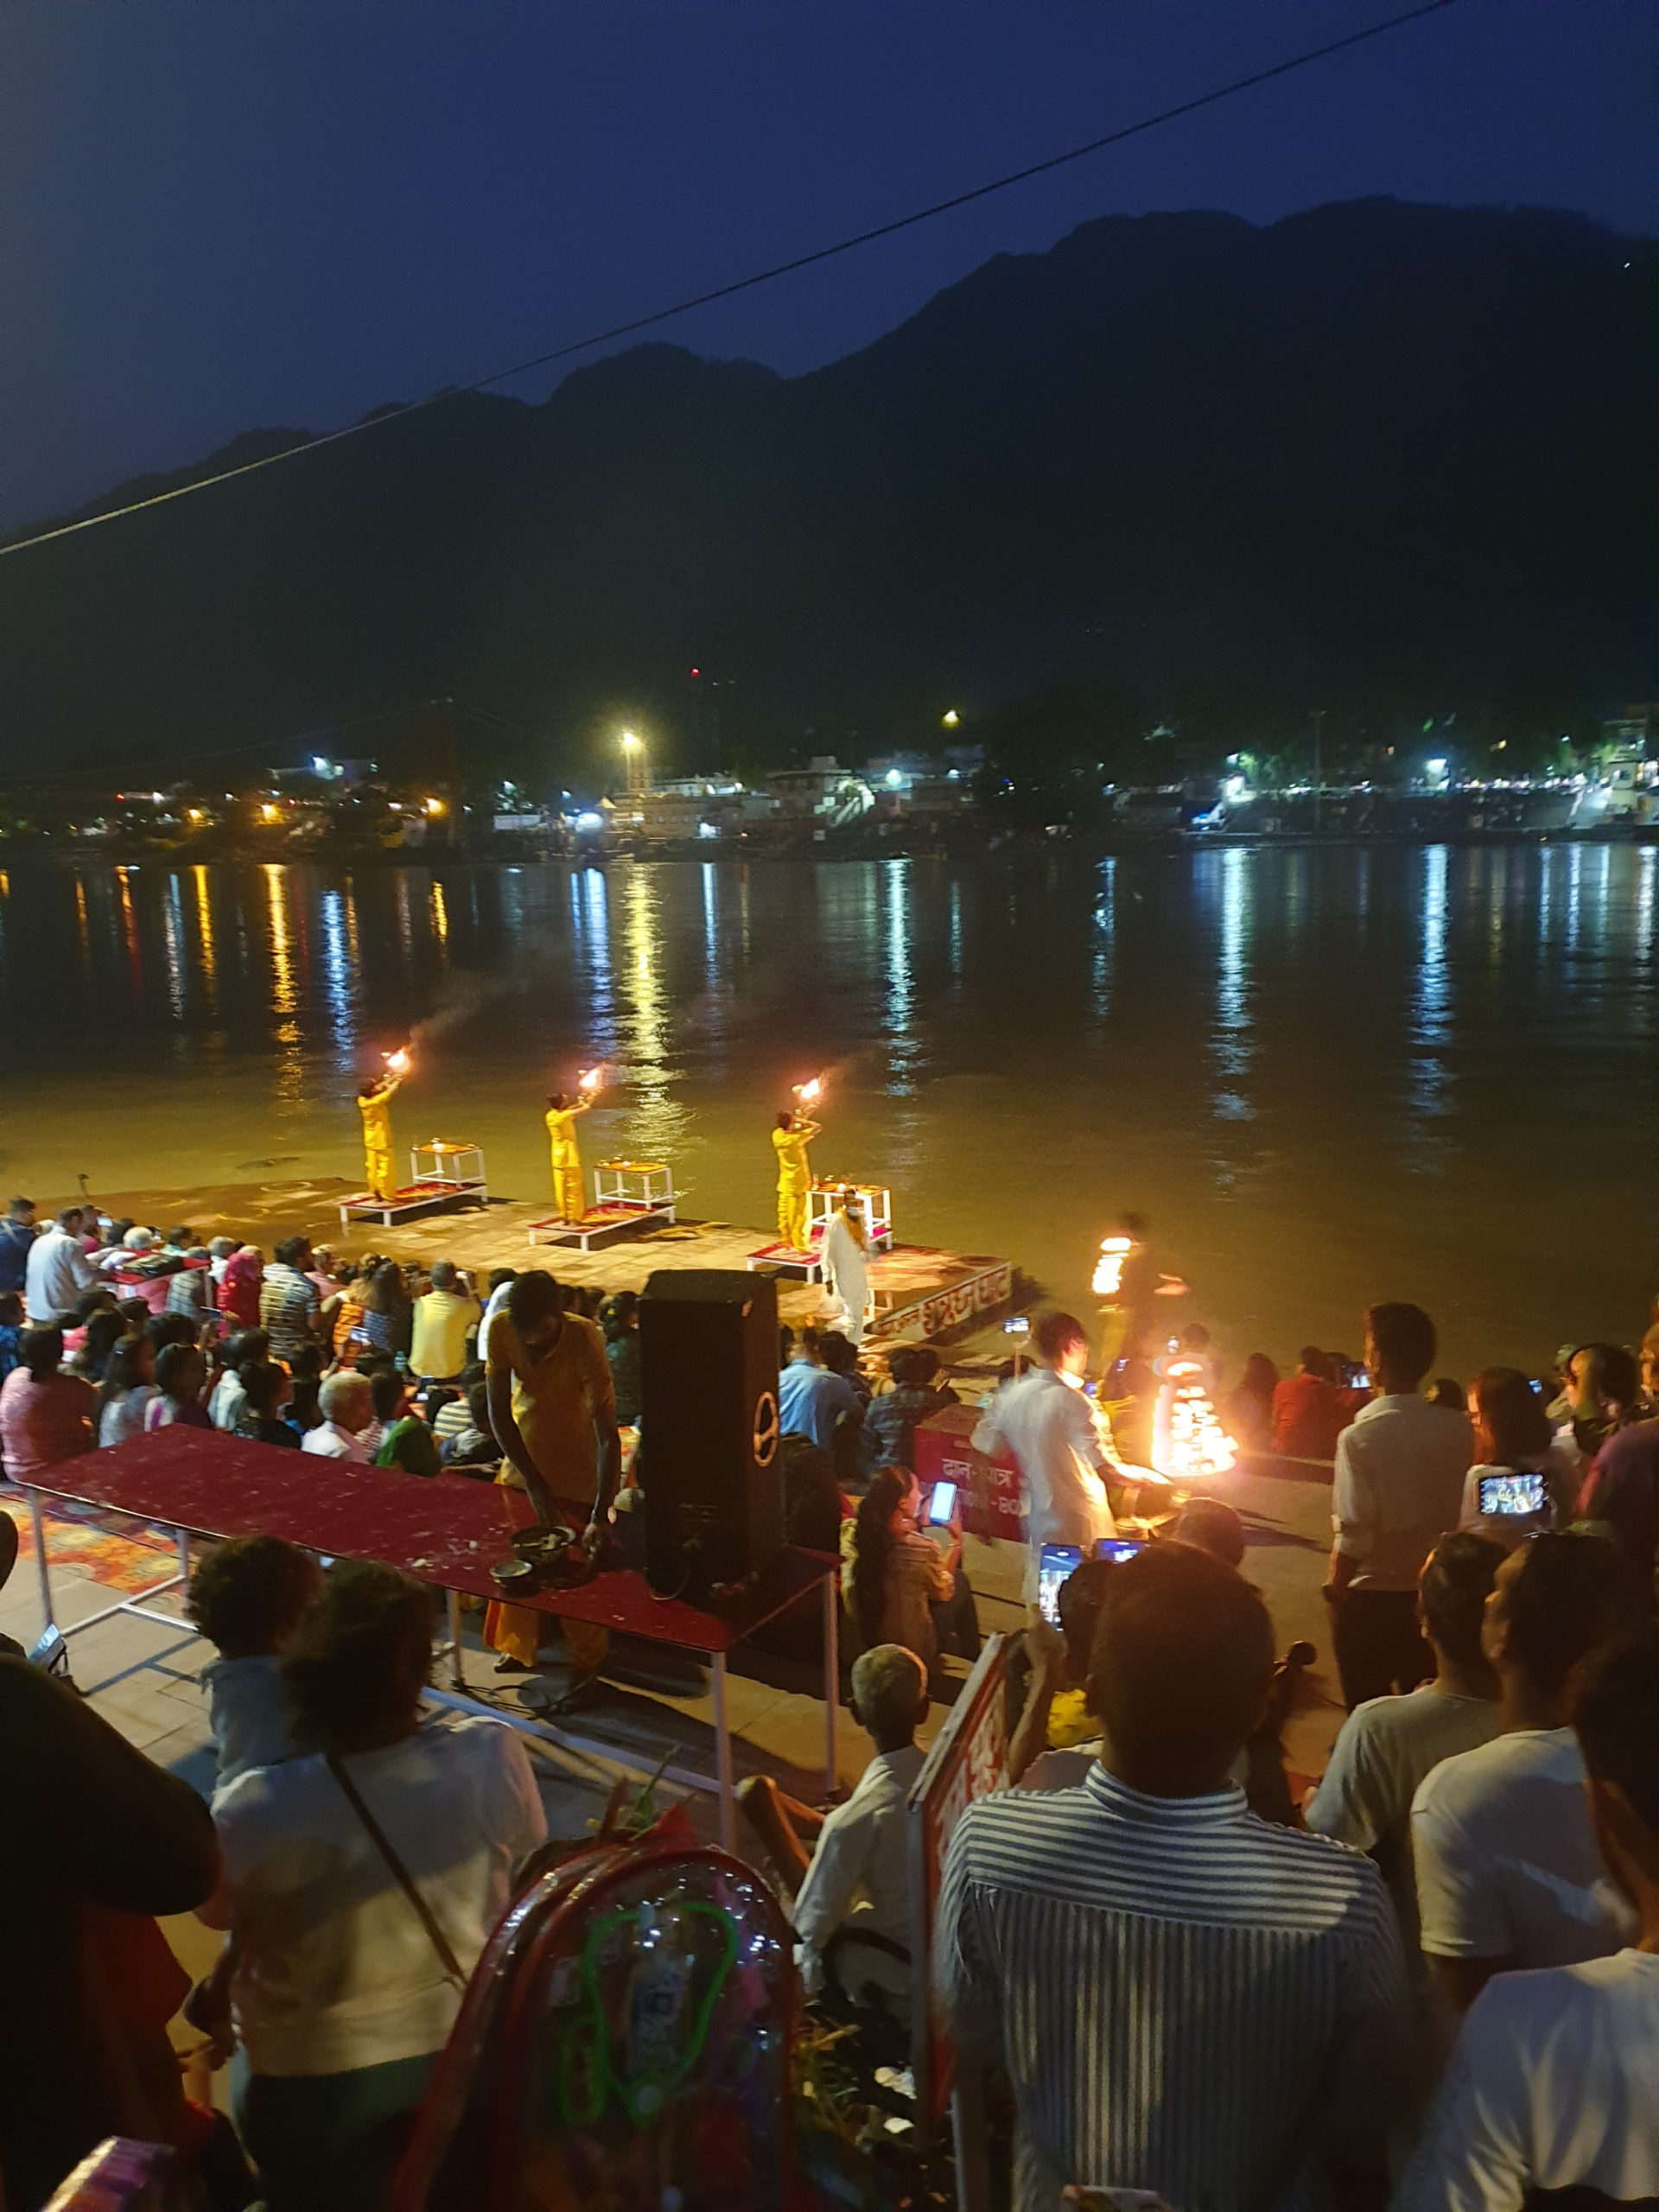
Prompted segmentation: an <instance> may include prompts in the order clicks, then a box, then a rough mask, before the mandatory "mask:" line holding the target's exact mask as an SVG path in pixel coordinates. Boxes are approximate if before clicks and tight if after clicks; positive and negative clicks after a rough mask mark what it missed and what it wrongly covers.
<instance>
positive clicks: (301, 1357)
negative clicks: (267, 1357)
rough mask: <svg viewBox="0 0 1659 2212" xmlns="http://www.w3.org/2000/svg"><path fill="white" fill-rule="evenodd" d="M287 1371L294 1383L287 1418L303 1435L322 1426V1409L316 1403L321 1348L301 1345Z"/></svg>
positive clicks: (320, 1377)
mask: <svg viewBox="0 0 1659 2212" xmlns="http://www.w3.org/2000/svg"><path fill="white" fill-rule="evenodd" d="M288 1371H289V1376H291V1377H292V1379H293V1383H294V1395H293V1396H292V1398H291V1399H290V1400H289V1407H288V1418H289V1421H292V1422H293V1424H294V1426H295V1427H296V1428H297V1429H298V1430H299V1431H300V1433H301V1434H302V1435H303V1434H304V1433H305V1432H306V1430H307V1429H308V1428H321V1426H322V1408H321V1406H320V1405H319V1404H318V1403H317V1392H318V1390H319V1389H321V1385H322V1346H321V1344H302V1345H301V1347H300V1349H299V1350H298V1351H296V1353H295V1355H294V1357H293V1358H292V1359H290V1360H289V1363H288Z"/></svg>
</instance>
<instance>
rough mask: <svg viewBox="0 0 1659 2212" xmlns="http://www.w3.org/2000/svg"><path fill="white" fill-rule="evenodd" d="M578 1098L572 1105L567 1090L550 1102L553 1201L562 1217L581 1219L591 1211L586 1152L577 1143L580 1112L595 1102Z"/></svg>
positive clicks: (559, 1091) (549, 1129)
mask: <svg viewBox="0 0 1659 2212" xmlns="http://www.w3.org/2000/svg"><path fill="white" fill-rule="evenodd" d="M593 1103H594V1102H593V1100H592V1099H591V1098H578V1099H577V1100H576V1102H575V1105H572V1104H571V1103H569V1100H568V1099H567V1098H566V1097H565V1095H564V1093H563V1091H562V1090H556V1091H555V1092H554V1093H553V1096H551V1097H550V1099H549V1100H548V1102H547V1134H548V1136H549V1138H550V1141H551V1142H552V1146H553V1203H554V1205H556V1206H557V1208H558V1210H559V1219H560V1220H561V1221H580V1220H581V1219H582V1216H583V1214H585V1213H586V1212H587V1211H588V1201H587V1199H586V1198H584V1197H583V1195H582V1154H581V1152H580V1150H579V1149H578V1147H577V1145H576V1116H577V1115H578V1114H585V1113H586V1112H587V1111H588V1108H589V1107H590V1106H591V1105H592V1104H593Z"/></svg>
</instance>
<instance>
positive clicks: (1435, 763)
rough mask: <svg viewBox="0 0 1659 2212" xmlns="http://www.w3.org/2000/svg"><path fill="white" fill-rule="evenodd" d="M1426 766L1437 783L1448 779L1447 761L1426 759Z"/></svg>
mask: <svg viewBox="0 0 1659 2212" xmlns="http://www.w3.org/2000/svg"><path fill="white" fill-rule="evenodd" d="M1424 766H1426V767H1427V770H1428V772H1429V774H1430V775H1431V776H1432V777H1433V779H1434V781H1435V782H1436V783H1437V784H1441V783H1444V782H1445V781H1446V762H1445V761H1444V760H1429V761H1426V762H1425V763H1424Z"/></svg>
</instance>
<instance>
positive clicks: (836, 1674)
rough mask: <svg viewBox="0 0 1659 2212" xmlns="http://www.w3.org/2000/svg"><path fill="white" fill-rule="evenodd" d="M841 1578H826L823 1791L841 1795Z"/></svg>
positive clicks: (824, 1603) (824, 1583) (830, 1795)
mask: <svg viewBox="0 0 1659 2212" xmlns="http://www.w3.org/2000/svg"><path fill="white" fill-rule="evenodd" d="M839 1580H840V1578H839V1576H837V1575H834V1574H826V1575H825V1576H824V1578H823V1794H824V1796H826V1797H834V1796H837V1795H838V1794H839V1792H840V1789H841V1766H840V1762H839V1760H838V1759H837V1758H836V1724H837V1722H838V1720H839V1719H840V1717H841V1641H840V1639H841V1596H840V1592H839V1590H838V1589H837V1587H836V1586H837V1583H838V1582H839Z"/></svg>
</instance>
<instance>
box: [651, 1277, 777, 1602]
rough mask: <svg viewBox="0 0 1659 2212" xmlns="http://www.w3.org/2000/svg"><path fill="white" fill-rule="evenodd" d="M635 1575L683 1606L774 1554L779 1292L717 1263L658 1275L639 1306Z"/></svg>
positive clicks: (769, 1282)
mask: <svg viewBox="0 0 1659 2212" xmlns="http://www.w3.org/2000/svg"><path fill="white" fill-rule="evenodd" d="M639 1358H640V1369H641V1408H640V1415H641V1417H640V1469H641V1473H642V1476H643V1478H644V1484H645V1573H646V1577H647V1579H648V1580H649V1581H650V1582H651V1585H652V1588H653V1589H655V1590H657V1591H659V1592H668V1591H672V1592H675V1593H676V1594H677V1595H683V1596H684V1597H686V1598H689V1599H691V1600H692V1601H693V1602H694V1603H698V1602H702V1601H704V1600H706V1599H708V1597H709V1593H710V1592H711V1590H712V1588H713V1586H715V1584H718V1583H733V1582H738V1581H741V1580H742V1579H743V1577H744V1576H745V1575H747V1574H749V1573H753V1572H754V1571H755V1570H756V1569H757V1568H759V1567H764V1566H766V1562H767V1561H768V1560H770V1559H772V1557H773V1555H774V1554H776V1553H777V1552H779V1550H780V1549H781V1548H782V1547H783V1541H784V1513H783V1490H782V1484H781V1479H780V1477H779V1464H778V1290H777V1286H776V1284H775V1283H774V1282H773V1281H772V1278H771V1277H770V1276H769V1275H759V1274H749V1273H748V1272H747V1270H743V1271H739V1270H738V1269H736V1268H658V1269H657V1271H656V1272H655V1274H652V1277H651V1279H650V1281H648V1282H647V1283H646V1285H645V1291H644V1293H643V1294H642V1295H641V1297H640V1300H639Z"/></svg>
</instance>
